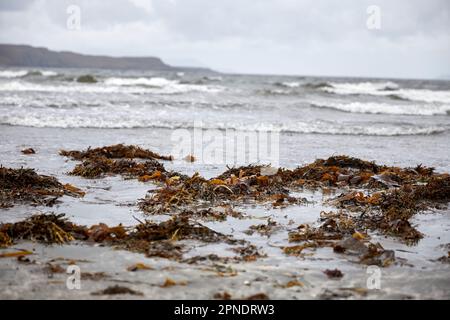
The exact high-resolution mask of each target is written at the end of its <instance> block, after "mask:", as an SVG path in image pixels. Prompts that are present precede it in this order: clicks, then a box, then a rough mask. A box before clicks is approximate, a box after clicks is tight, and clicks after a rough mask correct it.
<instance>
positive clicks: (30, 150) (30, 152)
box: [21, 148, 36, 154]
mask: <svg viewBox="0 0 450 320" xmlns="http://www.w3.org/2000/svg"><path fill="white" fill-rule="evenodd" d="M21 152H22V153H23V154H35V153H36V151H34V149H33V148H25V149H22V150H21Z"/></svg>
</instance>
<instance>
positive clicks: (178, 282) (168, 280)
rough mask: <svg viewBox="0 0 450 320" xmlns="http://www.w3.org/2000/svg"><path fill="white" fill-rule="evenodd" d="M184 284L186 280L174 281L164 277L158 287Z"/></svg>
mask: <svg viewBox="0 0 450 320" xmlns="http://www.w3.org/2000/svg"><path fill="white" fill-rule="evenodd" d="M185 285H187V282H186V281H175V280H173V279H171V278H166V280H164V283H163V284H161V285H160V286H159V287H161V288H169V287H173V286H185Z"/></svg>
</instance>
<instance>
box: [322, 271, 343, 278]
mask: <svg viewBox="0 0 450 320" xmlns="http://www.w3.org/2000/svg"><path fill="white" fill-rule="evenodd" d="M323 273H325V274H326V276H327V277H328V278H330V279H340V278H342V277H343V276H344V274H343V273H342V271H341V270H339V269H334V270H330V269H326V270H325V271H324V272H323Z"/></svg>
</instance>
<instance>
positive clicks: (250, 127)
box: [0, 106, 448, 136]
mask: <svg viewBox="0 0 450 320" xmlns="http://www.w3.org/2000/svg"><path fill="white" fill-rule="evenodd" d="M110 108H111V106H109V107H98V108H97V107H91V108H77V110H73V109H72V110H70V112H67V110H61V109H55V108H53V109H50V108H46V109H45V111H43V110H42V109H41V110H38V109H31V108H29V109H27V111H26V112H25V113H24V112H23V109H22V108H17V109H16V111H13V112H11V111H10V112H8V113H5V112H1V113H0V124H6V125H13V126H30V127H55V128H108V129H120V128H166V129H192V128H193V126H194V119H193V120H191V121H189V119H186V118H185V117H183V116H178V117H177V119H173V114H172V113H171V112H168V111H167V110H161V109H160V110H152V112H148V109H136V108H130V107H128V106H121V107H120V108H117V109H116V110H113V111H112V110H111V109H110ZM202 127H203V128H205V129H216V130H227V129H231V130H237V131H265V132H272V131H279V132H290V133H303V134H327V135H363V136H404V135H431V134H439V133H443V132H446V131H447V130H448V128H447V127H445V126H438V125H434V126H427V125H417V124H409V123H401V124H399V123H381V124H380V123H371V124H352V123H341V122H336V121H324V120H317V121H290V122H283V123H278V122H268V121H260V122H245V121H212V120H205V121H204V122H203V126H202Z"/></svg>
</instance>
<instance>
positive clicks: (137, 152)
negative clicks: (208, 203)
mask: <svg viewBox="0 0 450 320" xmlns="http://www.w3.org/2000/svg"><path fill="white" fill-rule="evenodd" d="M59 154H60V155H62V156H64V157H69V158H72V159H73V160H78V161H80V160H85V159H92V158H98V157H105V158H108V159H135V158H140V159H153V160H169V161H170V160H172V159H173V158H172V156H162V155H160V154H157V153H156V152H153V151H151V150H148V149H143V148H141V147H138V146H135V145H124V144H115V145H110V146H105V147H99V148H94V149H91V148H88V149H87V150H85V151H77V150H72V151H66V150H60V152H59Z"/></svg>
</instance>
